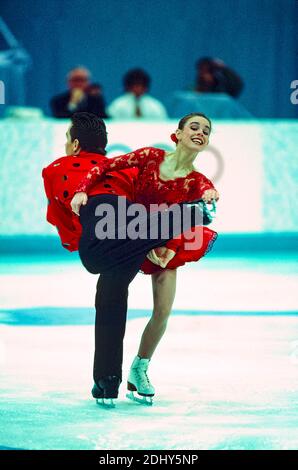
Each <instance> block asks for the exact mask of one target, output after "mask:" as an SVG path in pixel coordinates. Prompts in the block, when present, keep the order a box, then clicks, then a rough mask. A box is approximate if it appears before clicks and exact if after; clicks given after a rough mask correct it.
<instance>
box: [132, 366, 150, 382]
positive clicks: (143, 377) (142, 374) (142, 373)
mask: <svg viewBox="0 0 298 470" xmlns="http://www.w3.org/2000/svg"><path fill="white" fill-rule="evenodd" d="M136 374H137V376H138V378H139V379H140V380H141V382H142V383H143V384H146V385H150V386H151V383H150V380H149V377H148V375H147V372H146V371H145V370H144V369H136Z"/></svg>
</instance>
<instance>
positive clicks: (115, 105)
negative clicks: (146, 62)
mask: <svg viewBox="0 0 298 470" xmlns="http://www.w3.org/2000/svg"><path fill="white" fill-rule="evenodd" d="M123 84H124V89H125V93H124V94H123V95H121V96H119V97H118V98H116V99H115V100H114V101H112V103H111V104H110V105H109V106H108V108H107V113H108V116H109V117H110V118H113V119H138V118H145V119H166V118H167V111H166V109H165V107H164V105H163V104H162V103H161V102H160V101H158V100H157V99H156V98H153V97H152V96H150V95H149V94H148V90H149V86H150V77H149V75H148V74H147V73H146V72H145V71H144V70H142V69H132V70H129V71H128V72H127V73H126V74H125V76H124V78H123Z"/></svg>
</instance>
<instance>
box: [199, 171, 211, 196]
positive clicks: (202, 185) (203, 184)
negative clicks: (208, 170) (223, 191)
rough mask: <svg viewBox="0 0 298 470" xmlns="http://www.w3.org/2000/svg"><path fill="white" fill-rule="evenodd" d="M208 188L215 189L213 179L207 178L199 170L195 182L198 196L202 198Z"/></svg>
mask: <svg viewBox="0 0 298 470" xmlns="http://www.w3.org/2000/svg"><path fill="white" fill-rule="evenodd" d="M207 189H215V187H214V185H213V183H212V181H211V180H209V179H208V178H206V176H205V175H203V174H202V173H199V172H197V173H196V184H195V192H196V197H198V198H201V197H202V196H203V194H204V192H205V191H207Z"/></svg>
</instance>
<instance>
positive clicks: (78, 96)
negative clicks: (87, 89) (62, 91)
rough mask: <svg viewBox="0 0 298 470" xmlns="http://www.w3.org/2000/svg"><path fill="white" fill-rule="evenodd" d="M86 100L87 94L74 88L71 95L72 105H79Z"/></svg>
mask: <svg viewBox="0 0 298 470" xmlns="http://www.w3.org/2000/svg"><path fill="white" fill-rule="evenodd" d="M84 98H85V93H84V91H83V90H81V89H80V88H73V89H72V90H71V95H70V103H71V104H73V105H77V104H79V102H80V101H82V99H84Z"/></svg>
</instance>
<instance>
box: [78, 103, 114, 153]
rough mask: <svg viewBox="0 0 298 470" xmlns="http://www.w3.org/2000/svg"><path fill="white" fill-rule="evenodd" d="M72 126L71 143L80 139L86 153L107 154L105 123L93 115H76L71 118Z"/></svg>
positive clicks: (83, 113) (82, 113)
mask: <svg viewBox="0 0 298 470" xmlns="http://www.w3.org/2000/svg"><path fill="white" fill-rule="evenodd" d="M71 122H72V126H71V128H70V130H69V133H70V137H71V141H72V142H73V141H74V140H75V139H78V141H79V143H80V147H81V149H82V150H85V151H86V152H92V153H99V154H101V155H105V154H106V150H105V148H106V145H107V143H108V139H107V131H106V125H105V123H104V121H103V120H102V119H101V118H99V117H98V116H96V115H95V114H92V113H85V112H81V113H74V114H73V115H72V117H71Z"/></svg>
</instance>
